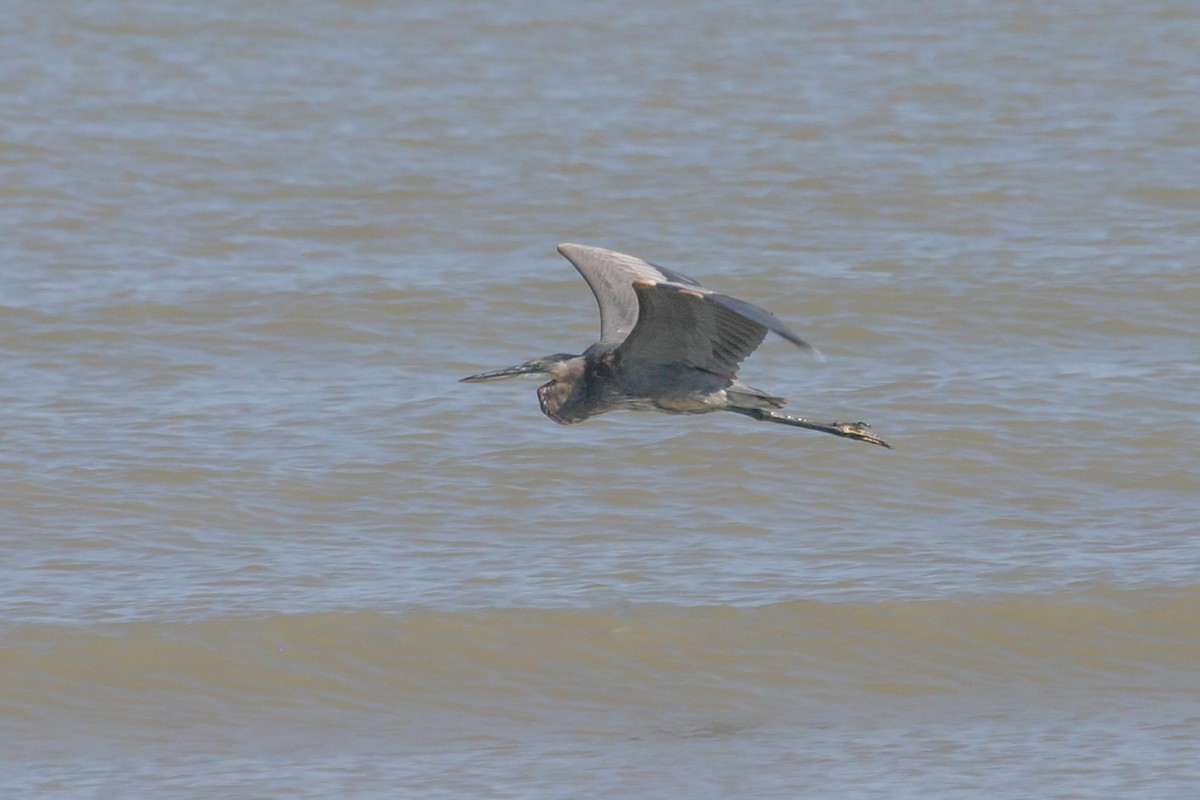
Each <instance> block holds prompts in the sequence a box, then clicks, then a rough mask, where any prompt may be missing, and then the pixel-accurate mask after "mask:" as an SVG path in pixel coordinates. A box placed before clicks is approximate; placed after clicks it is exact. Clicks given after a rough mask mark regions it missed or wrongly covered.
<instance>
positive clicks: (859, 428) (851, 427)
mask: <svg viewBox="0 0 1200 800" xmlns="http://www.w3.org/2000/svg"><path fill="white" fill-rule="evenodd" d="M829 426H830V427H831V428H836V429H837V433H838V435H839V436H845V437H846V438H847V439H855V440H857V441H860V442H867V443H868V444H877V445H879V446H880V447H886V448H887V449H888V450H891V449H892V446H891V445H890V444H888V443H887V442H885V441H884V440H883V439H882V438H880V437H878V436H876V435H875V434H874V433H871V426H870V425H868V424H867V423H865V422H831V423H829Z"/></svg>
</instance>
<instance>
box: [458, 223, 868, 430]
mask: <svg viewBox="0 0 1200 800" xmlns="http://www.w3.org/2000/svg"><path fill="white" fill-rule="evenodd" d="M558 252H560V253H562V254H563V255H564V256H565V257H566V258H567V260H568V261H570V262H571V263H572V264H574V265H575V268H576V269H577V270H579V274H581V275H582V276H583V279H584V280H585V281H587V283H588V286H590V287H591V289H592V294H594V295H596V302H597V303H599V305H600V341H598V342H596V343H595V344H593V345H592V346H591V347H589V348H588V349H587V350H585V351H584V352H583V355H579V356H574V355H569V354H567V353H558V354H555V355H552V356H545V357H543V358H535V359H533V360H532V361H526V362H525V363H524V364H518V365H517V366H515V367H508V368H507V369H499V370H494V371H492V372H481V373H480V374H478V375H471V376H470V377H467V378H463V379H462V380H463V382H464V383H478V382H481V381H491V380H497V379H499V378H511V377H515V376H518V375H535V374H544V375H549V376H550V378H551V380H550V382H549V383H547V384H545V385H544V386H542V387H541V388H539V389H538V392H537V393H538V400H539V401H540V403H541V406H542V411H543V412H544V413H545V414H546V416H548V417H550V419H552V420H554V421H555V422H559V423H562V424H563V425H570V424H572V423H575V422H583V421H584V420H585V419H587V418H589V417H594V416H596V415H597V414H603V413H604V412H606V411H615V410H616V409H620V408H629V409H637V410H653V411H664V412H666V413H668V414H706V413H708V412H710V411H734V412H736V413H738V414H744V415H746V416H748V417H752V418H754V419H758V420H764V421H766V422H779V423H782V424H784V425H794V426H796V427H797V428H807V429H809V430H813V431H821V432H822V433H831V434H833V435H834V436H843V437H845V438H847V439H856V440H858V441H860V442H869V443H870V444H878V445H882V446H883V447H888V448H890V447H891V445H889V444H888V443H887V442H885V441H884V440H883V439H881V438H879V437H878V436H876V435H875V434H874V433H872V432H871V431H870V430H869V428H870V426H869V425H867V424H866V423H865V422H851V423H844V422H830V423H827V424H821V423H817V422H809V421H808V420H806V419H801V418H800V417H793V416H790V415H788V414H781V413H779V412H777V411H775V410H774V409H776V408H782V407H783V405H784V403H785V402H786V401H785V400H784V399H783V398H782V397H775V396H773V395H769V394H767V393H766V392H764V391H762V390H760V389H755V388H753V387H751V386H747V385H746V384H744V383H742V382H741V381H739V380H737V371H738V366H739V365H740V364H741V363H742V361H743V360H745V358H746V357H747V356H749V355H750V354H751V353H752V352H754V349H755V348H756V347H758V346H759V344H761V343H762V340H763V339H764V338H765V337H766V335H767V331H768V330H770V331H774V332H775V333H777V334H779V335H780V336H782V337H783V338H784V339H787V340H788V341H789V342H791V343H792V344H794V345H797V346H799V347H801V348H803V349H805V350H807V351H809V352H810V353H813V354H814V355H818V356H819V354H818V353H817V350H816V348H814V347H813V346H812V345H810V344H809V343H808V342H806V341H804V340H803V339H801V338H800V337H799V336H797V335H796V334H794V333H792V331H790V330H789V329H788V328H787V326H786V325H784V324H783V323H782V322H780V321H779V320H778V319H776V318H775V315H774V314H772V313H771V312H770V311H767V310H766V309H763V308H759V307H758V306H756V305H753V304H751V303H747V302H746V301H745V300H738V299H737V298H736V297H729V296H728V295H723V294H717V293H716V292H710V291H709V290H708V289H705V288H703V287H702V286H700V284H699V283H697V282H696V281H694V280H692V279H691V278H689V277H687V276H686V275H680V274H679V273H678V272H673V271H671V270H668V269H664V268H663V267H659V266H655V265H654V264H651V263H649V262H646V261H643V260H642V259H640V258H635V257H633V256H628V255H625V254H624V253H616V252H613V251H612V250H604V249H603V248H600V247H586V246H584V245H581V244H560V245H559V246H558Z"/></svg>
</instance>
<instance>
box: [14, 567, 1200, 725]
mask: <svg viewBox="0 0 1200 800" xmlns="http://www.w3.org/2000/svg"><path fill="white" fill-rule="evenodd" d="M0 654H2V658H3V661H4V663H5V665H6V667H5V672H6V676H5V681H4V682H3V685H2V686H0V709H4V710H6V712H7V713H37V712H38V711H39V710H41V711H47V710H51V709H54V708H58V709H60V710H69V709H72V708H75V709H79V708H84V707H87V708H90V709H92V710H97V709H100V710H102V709H103V708H105V707H110V708H111V707H115V706H118V705H127V704H129V703H134V704H138V703H141V704H146V703H152V704H157V705H161V704H163V703H166V704H178V703H180V702H183V703H192V702H219V703H222V704H237V705H239V706H244V705H256V706H271V707H280V706H285V707H286V706H301V705H305V704H311V703H320V704H327V705H333V706H338V707H359V708H364V709H371V708H378V707H379V706H380V705H381V704H383V705H390V706H391V707H394V708H402V707H407V706H412V705H414V704H419V705H433V706H450V707H470V706H475V705H479V704H481V703H488V702H491V701H500V702H506V701H508V700H511V699H513V698H514V697H539V696H542V697H551V698H556V699H557V700H560V701H570V700H581V699H592V700H599V701H605V702H607V701H623V700H622V699H623V698H626V699H627V698H630V697H652V696H655V695H656V693H662V692H668V693H673V696H674V697H676V699H679V698H681V697H685V698H691V700H693V701H694V700H696V699H697V698H709V699H712V698H723V699H724V700H723V701H729V702H737V701H738V698H739V697H741V698H743V699H745V698H748V697H752V696H758V695H760V694H761V693H763V692H768V693H770V692H773V691H774V692H787V691H791V690H801V691H804V692H819V693H821V694H824V695H830V694H834V695H837V694H841V695H847V694H853V695H858V696H862V695H864V694H865V695H872V694H875V695H878V694H880V693H882V694H903V695H929V694H956V693H964V692H973V693H977V692H979V691H981V690H987V689H996V688H997V687H999V688H1000V689H1003V688H1004V687H1012V686H1014V685H1018V684H1020V685H1029V684H1036V685H1048V686H1051V687H1055V686H1059V687H1065V686H1073V687H1076V688H1078V687H1080V686H1083V687H1088V686H1091V687H1103V688H1107V689H1117V690H1128V691H1140V690H1150V689H1168V690H1171V689H1184V688H1187V689H1191V690H1195V689H1196V688H1200V687H1198V684H1200V681H1198V680H1197V672H1196V670H1195V665H1196V664H1197V663H1200V587H1192V588H1188V589H1182V590H1178V591H1172V592H1165V591H1164V592H1160V593H1153V594H1152V593H1146V592H1129V591H1120V592H1117V591H1094V592H1091V593H1087V594H1081V595H1073V596H1069V597H1068V596H1063V597H1049V596H1038V597H1030V596H1023V597H1011V598H1003V599H988V600H969V599H965V600H931V601H910V602H881V603H866V602H864V603H829V602H821V601H812V600H800V601H794V602H786V603H779V604H773V605H767V606H760V607H754V608H743V607H731V606H704V607H677V606H665V605H638V606H630V607H622V608H617V609H607V610H603V609H602V610H590V611H579V610H554V609H534V608H502V609H478V610H458V611H441V610H431V609H417V610H413V611H410V612H408V613H406V614H402V615H388V614H383V613H378V612H373V611H353V612H345V613H337V612H330V613H318V614H297V615H278V616H270V617H263V618H243V619H221V620H211V621H205V622H134V623H120V624H106V625H99V626H93V627H87V628H82V627H72V626H56V625H27V626H18V627H15V628H11V629H9V630H7V631H6V632H5V633H4V634H3V635H2V637H0Z"/></svg>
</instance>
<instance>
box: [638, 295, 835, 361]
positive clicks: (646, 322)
mask: <svg viewBox="0 0 1200 800" xmlns="http://www.w3.org/2000/svg"><path fill="white" fill-rule="evenodd" d="M632 288H633V291H634V293H635V295H636V296H637V299H638V303H639V306H640V309H641V313H640V315H639V317H638V320H637V324H636V325H634V328H633V330H632V331H630V333H629V336H627V337H626V338H625V341H624V342H623V343H622V344H621V345H620V347H618V348H617V351H616V352H617V353H618V354H620V356H621V357H622V360H627V361H629V362H635V363H636V362H642V363H652V364H679V363H685V364H687V365H688V366H691V367H694V368H696V369H702V370H704V371H706V372H711V373H713V374H715V375H720V376H722V377H725V378H733V377H734V376H735V375H736V374H737V370H738V367H739V366H740V365H741V363H742V361H744V360H745V359H746V357H747V356H749V355H750V354H751V353H753V352H754V350H755V348H757V347H758V346H759V345H760V344H762V340H763V338H764V337H765V336H766V335H767V331H774V332H775V333H777V334H779V335H780V336H782V337H783V338H784V339H787V340H788V341H789V342H791V343H792V344H794V345H797V346H798V347H802V348H804V349H805V350H808V351H810V352H812V353H816V348H814V347H813V346H812V345H810V344H809V343H808V342H806V341H804V340H803V339H801V338H800V337H799V336H797V335H796V334H795V333H793V332H792V331H791V330H790V329H789V328H788V327H787V326H786V325H784V324H783V323H782V322H780V321H779V319H778V318H777V317H776V316H775V315H774V314H772V313H771V312H770V311H767V310H766V309H765V308H759V307H758V306H756V305H754V304H753V303H747V302H746V301H745V300H739V299H737V298H736V297H730V296H728V295H724V294H717V293H716V292H710V291H708V290H707V289H704V288H701V287H699V286H696V285H687V284H680V283H675V282H670V281H655V280H637V281H634V283H633V285H632Z"/></svg>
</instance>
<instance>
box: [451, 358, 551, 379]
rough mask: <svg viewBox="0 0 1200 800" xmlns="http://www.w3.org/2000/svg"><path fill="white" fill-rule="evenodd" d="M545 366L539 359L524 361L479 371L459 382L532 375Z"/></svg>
mask: <svg viewBox="0 0 1200 800" xmlns="http://www.w3.org/2000/svg"><path fill="white" fill-rule="evenodd" d="M545 371H546V367H545V366H544V365H543V364H542V363H541V362H540V361H526V362H525V363H524V364H518V365H517V366H515V367H505V368H504V369H494V370H492V371H491V372H481V373H479V374H478V375H468V376H467V377H465V378H460V379H459V381H458V382H459V383H483V382H484V381H499V380H504V379H505V378H516V377H519V376H521V375H534V374H537V373H544V372H545Z"/></svg>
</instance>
